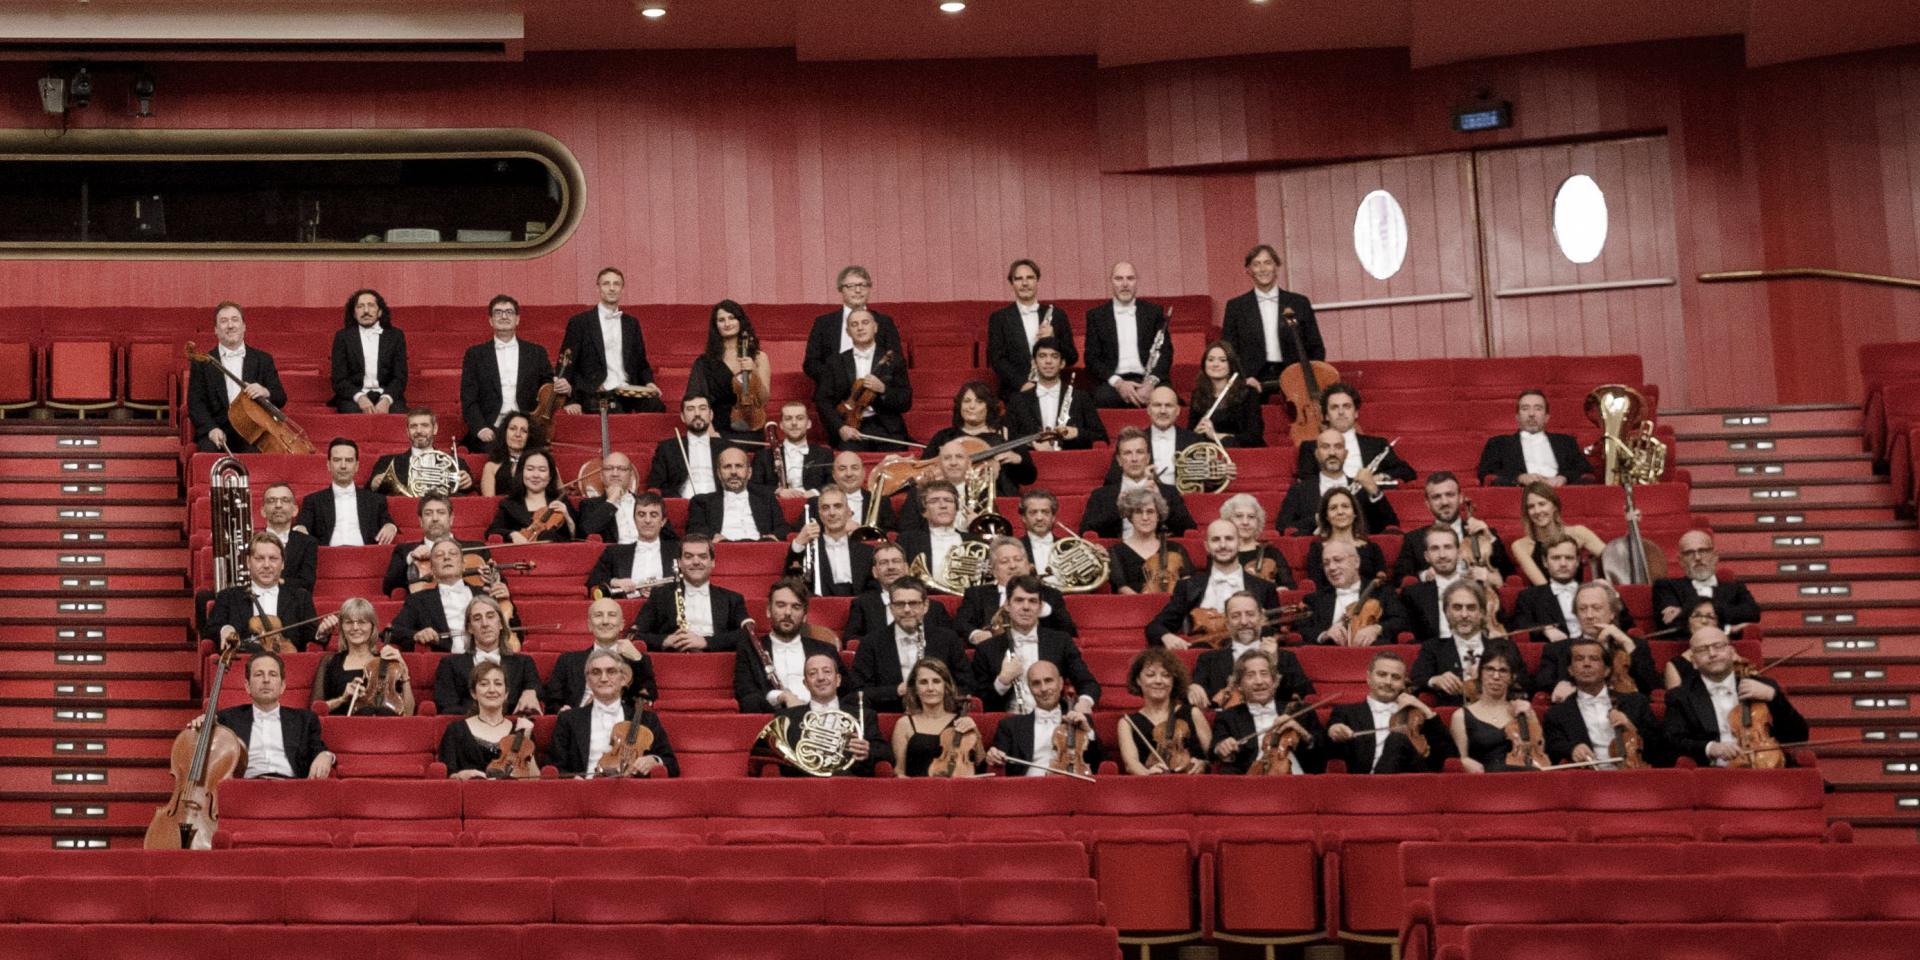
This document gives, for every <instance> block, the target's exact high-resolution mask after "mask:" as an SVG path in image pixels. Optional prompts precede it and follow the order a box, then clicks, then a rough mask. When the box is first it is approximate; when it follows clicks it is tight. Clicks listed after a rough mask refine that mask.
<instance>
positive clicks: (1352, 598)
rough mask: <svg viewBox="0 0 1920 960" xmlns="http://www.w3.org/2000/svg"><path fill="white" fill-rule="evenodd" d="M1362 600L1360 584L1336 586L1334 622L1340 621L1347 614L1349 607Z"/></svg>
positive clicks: (1334, 593)
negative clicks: (1343, 586)
mask: <svg viewBox="0 0 1920 960" xmlns="http://www.w3.org/2000/svg"><path fill="white" fill-rule="evenodd" d="M1359 602H1360V585H1359V584H1358V583H1356V584H1354V585H1353V586H1351V587H1345V588H1335V589H1334V592H1333V622H1334V623H1339V622H1340V620H1341V618H1343V617H1345V616H1346V615H1347V608H1348V607H1351V606H1353V605H1354V604H1356V603H1359Z"/></svg>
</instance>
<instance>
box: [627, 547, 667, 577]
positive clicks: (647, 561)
mask: <svg viewBox="0 0 1920 960" xmlns="http://www.w3.org/2000/svg"><path fill="white" fill-rule="evenodd" d="M663 576H666V572H665V567H664V566H663V564H662V563H661V559H660V539H659V538H658V537H655V538H654V539H652V540H640V539H637V538H636V539H635V540H634V541H633V565H632V566H631V567H629V568H627V577H628V579H631V580H658V579H660V578H661V577H663Z"/></svg>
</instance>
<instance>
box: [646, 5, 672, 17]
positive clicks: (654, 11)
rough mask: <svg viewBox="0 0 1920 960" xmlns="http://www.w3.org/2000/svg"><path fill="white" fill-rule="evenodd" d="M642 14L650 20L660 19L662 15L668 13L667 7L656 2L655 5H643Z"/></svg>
mask: <svg viewBox="0 0 1920 960" xmlns="http://www.w3.org/2000/svg"><path fill="white" fill-rule="evenodd" d="M640 15H641V16H643V17H646V18H647V19H648V20H658V19H660V18H661V17H664V16H666V15H667V8H666V7H663V6H660V5H658V4H655V5H653V6H647V7H641V8H640Z"/></svg>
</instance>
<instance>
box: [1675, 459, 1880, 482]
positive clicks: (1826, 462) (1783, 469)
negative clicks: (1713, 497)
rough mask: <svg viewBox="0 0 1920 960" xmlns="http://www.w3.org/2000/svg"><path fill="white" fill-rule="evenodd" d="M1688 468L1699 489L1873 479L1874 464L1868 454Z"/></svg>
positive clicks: (1698, 464) (1709, 463) (1696, 464)
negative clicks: (1714, 484) (1736, 483)
mask: <svg viewBox="0 0 1920 960" xmlns="http://www.w3.org/2000/svg"><path fill="white" fill-rule="evenodd" d="M1686 467H1687V472H1688V473H1690V474H1692V475H1693V482H1694V483H1695V484H1696V485H1697V484H1701V483H1709V482H1717V483H1725V482H1731V481H1743V482H1764V483H1774V482H1780V483H1792V482H1796V481H1800V480H1820V479H1831V478H1834V477H1868V476H1872V475H1873V462H1872V460H1871V459H1869V458H1868V456H1867V455H1866V454H1864V453H1860V454H1851V455H1846V456H1817V457H1815V458H1812V459H1808V460H1787V459H1784V458H1781V459H1774V460H1767V459H1764V458H1762V459H1752V460H1742V461H1738V462H1733V461H1724V460H1718V461H1706V462H1693V463H1688V464H1687V465H1686Z"/></svg>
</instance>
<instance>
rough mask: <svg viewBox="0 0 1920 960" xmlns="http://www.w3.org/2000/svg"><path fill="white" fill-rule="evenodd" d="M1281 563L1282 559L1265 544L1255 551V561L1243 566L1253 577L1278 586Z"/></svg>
mask: <svg viewBox="0 0 1920 960" xmlns="http://www.w3.org/2000/svg"><path fill="white" fill-rule="evenodd" d="M1281 562H1282V561H1281V559H1280V557H1279V556H1278V555H1277V554H1275V553H1274V552H1273V551H1272V549H1270V548H1269V547H1268V546H1267V545H1266V544H1264V543H1263V544H1261V545H1260V546H1259V547H1258V548H1256V549H1255V550H1254V554H1253V559H1252V560H1249V561H1247V562H1246V563H1245V564H1243V566H1244V567H1245V569H1246V571H1247V572H1248V573H1250V574H1252V575H1253V576H1256V577H1259V578H1260V579H1262V580H1265V581H1267V582H1268V583H1271V584H1276V585H1277V584H1279V582H1280V564H1281Z"/></svg>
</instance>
